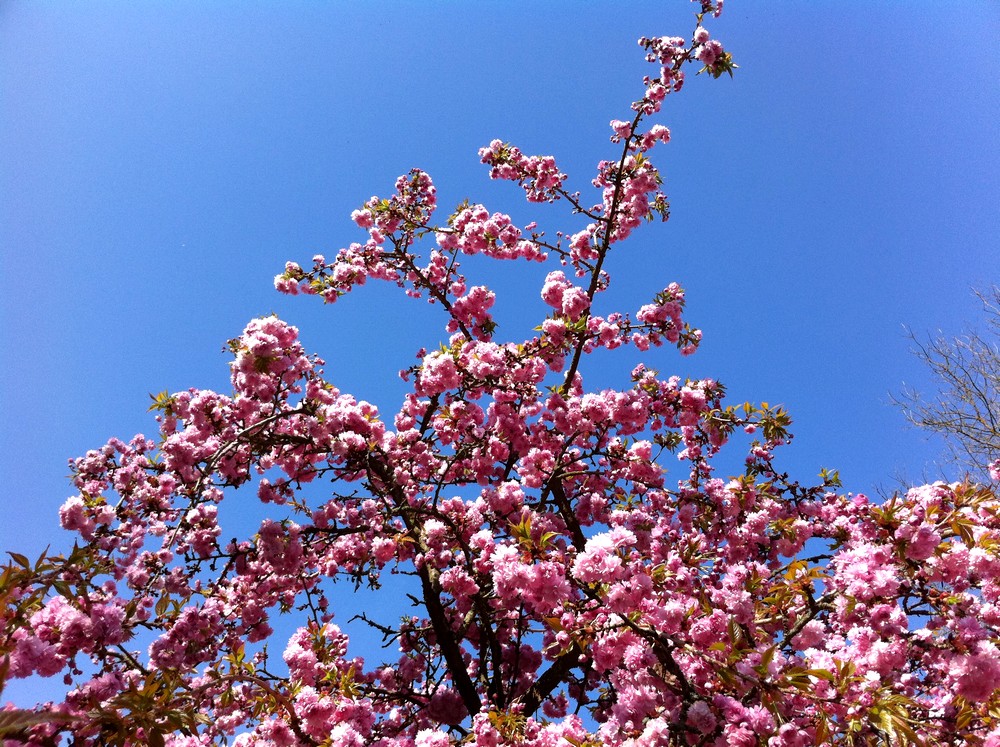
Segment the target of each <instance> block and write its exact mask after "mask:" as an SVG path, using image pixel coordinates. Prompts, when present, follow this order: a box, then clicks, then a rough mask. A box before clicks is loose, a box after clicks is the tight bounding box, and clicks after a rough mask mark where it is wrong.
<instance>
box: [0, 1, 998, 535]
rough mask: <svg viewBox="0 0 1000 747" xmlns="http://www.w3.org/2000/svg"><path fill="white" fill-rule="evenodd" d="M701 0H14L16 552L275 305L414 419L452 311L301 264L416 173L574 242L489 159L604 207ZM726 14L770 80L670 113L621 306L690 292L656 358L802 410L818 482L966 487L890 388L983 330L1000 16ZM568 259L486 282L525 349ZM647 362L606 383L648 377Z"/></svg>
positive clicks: (945, 7)
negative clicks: (694, 336)
mask: <svg viewBox="0 0 1000 747" xmlns="http://www.w3.org/2000/svg"><path fill="white" fill-rule="evenodd" d="M693 11H694V5H692V4H691V3H688V2H685V0H669V1H668V2H663V1H661V2H655V3H650V2H636V3H628V4H623V3H608V2H555V3H546V4H541V3H503V4H501V3H494V2H491V3H457V2H454V3H453V2H447V3H446V2H439V3H426V2H399V3H367V2H359V3H318V2H317V3H304V2H295V1H289V2H281V3H260V2H257V3H235V2H210V3H203V2H169V3H168V2H143V3H125V2H115V3H112V2H94V3H82V2H76V3H61V2H7V3H4V4H2V5H0V262H2V264H0V284H2V285H0V314H2V318H0V335H2V337H0V351H2V356H3V358H2V364H0V501H2V509H3V514H2V516H3V518H2V520H0V551H6V550H21V551H27V552H29V553H37V552H39V551H40V550H41V549H42V548H43V547H45V546H46V545H48V544H50V543H51V544H53V546H54V547H56V548H62V547H65V546H66V544H67V540H68V535H65V534H64V533H62V532H60V531H58V530H57V529H56V526H57V518H56V511H57V508H58V506H59V505H60V504H61V503H62V502H63V501H64V500H65V498H66V497H67V496H68V495H69V494H70V487H69V485H68V482H67V481H66V475H67V472H68V470H67V467H66V460H67V459H68V458H69V457H72V456H76V455H79V454H82V453H83V452H85V451H86V450H87V449H89V448H94V447H97V446H99V445H101V444H102V443H104V441H105V440H106V439H107V438H108V437H109V436H113V435H114V436H121V437H128V436H130V435H132V434H133V433H135V432H145V433H151V432H152V431H153V422H152V418H151V416H150V415H148V414H147V413H146V407H147V406H148V403H149V400H148V396H147V395H148V393H149V392H156V391H160V390H163V389H171V390H177V389H184V388H187V387H191V386H194V387H207V388H220V389H223V390H225V387H226V386H227V376H228V370H227V365H226V364H227V361H228V358H227V355H226V354H224V353H223V352H221V349H222V346H223V344H224V343H225V341H226V340H227V339H228V338H231V337H234V336H236V335H237V334H238V333H239V332H240V330H241V329H242V327H243V326H244V325H245V323H246V322H247V321H248V320H249V319H250V318H251V317H253V316H258V315H262V314H266V313H269V312H271V311H274V312H277V313H279V314H280V315H281V316H282V317H284V318H285V319H287V320H289V321H290V322H292V323H294V324H296V325H298V326H299V327H300V329H301V330H302V335H303V338H304V341H305V344H306V346H307V348H309V349H310V350H312V351H315V352H318V353H320V354H321V355H322V356H323V357H325V358H326V359H327V361H328V365H327V372H328V374H329V376H330V378H331V379H332V380H333V382H334V383H336V384H337V385H338V386H340V387H341V389H342V390H344V391H349V392H352V393H354V394H355V395H356V396H358V397H359V398H364V399H368V400H370V401H373V402H375V403H377V404H378V405H379V406H380V407H381V408H382V409H383V411H384V412H386V413H387V414H389V413H391V412H393V411H394V409H395V407H396V405H397V404H398V402H399V399H400V397H401V395H402V392H403V388H402V384H401V383H400V382H399V381H398V379H396V378H395V372H396V371H397V370H398V369H400V368H402V367H405V366H407V365H409V364H410V362H412V360H413V358H412V355H413V353H414V351H415V350H416V348H418V347H420V346H421V345H428V346H433V345H435V344H436V343H437V342H438V341H439V340H442V339H443V338H444V337H445V334H444V332H443V331H442V329H441V325H440V319H439V317H438V316H436V315H435V314H434V313H433V310H432V309H430V308H428V307H426V305H424V304H422V303H418V302H412V301H411V302H409V303H407V302H406V300H405V299H402V298H401V297H400V296H398V295H397V294H396V293H394V292H391V291H390V290H389V289H385V288H377V287H371V286H369V287H366V288H363V289H362V290H361V292H359V293H357V294H356V295H355V296H352V297H349V298H346V299H344V300H343V301H341V302H338V303H337V304H336V305H334V306H332V307H323V306H322V305H320V304H319V303H317V302H316V301H315V300H314V299H302V298H287V297H283V296H279V295H278V294H277V293H276V292H275V291H274V290H273V288H272V285H271V281H272V278H273V276H274V275H275V274H276V273H277V272H279V271H280V270H281V268H282V266H283V264H284V262H285V261H286V260H288V259H295V260H299V261H302V262H306V261H308V259H309V258H310V257H311V256H312V255H313V254H314V253H316V252H324V253H327V254H329V255H332V254H333V253H334V252H335V251H336V249H337V248H339V247H341V246H343V245H345V244H346V243H349V242H351V241H354V240H357V238H358V237H359V233H358V231H357V229H356V228H355V227H354V226H353V225H352V224H351V223H350V221H349V218H348V215H349V213H350V211H351V210H352V209H354V208H355V207H356V206H357V205H358V204H359V203H360V202H361V201H362V200H364V199H366V198H367V197H368V196H370V195H372V194H376V193H378V194H386V193H388V192H389V191H390V189H391V185H392V182H393V180H394V178H395V177H396V176H397V175H399V174H401V173H405V172H406V171H407V170H408V169H410V168H411V167H414V166H419V167H421V168H423V169H425V170H427V171H428V172H430V174H431V175H432V177H433V178H434V180H435V182H436V184H437V185H438V188H439V197H440V198H441V203H442V206H443V207H444V208H445V209H446V210H447V212H450V209H447V208H448V206H449V205H451V204H454V203H457V202H458V201H460V200H461V199H463V198H465V197H469V198H471V199H472V200H473V201H478V202H483V203H485V204H486V205H487V206H488V207H490V208H491V209H496V210H503V211H506V212H509V213H511V214H512V215H513V216H514V217H515V219H516V220H518V221H520V222H522V223H525V222H527V221H529V220H532V219H538V220H540V221H541V222H542V223H543V225H544V226H546V227H548V228H549V229H550V230H553V231H554V230H557V229H560V228H562V229H564V230H576V229H578V228H579V226H580V223H579V221H577V220H575V219H573V218H570V217H565V216H564V214H563V213H561V212H560V211H559V209H552V208H545V209H538V208H532V207H530V206H527V205H526V204H525V203H524V202H523V200H522V198H521V192H520V190H519V189H517V188H516V187H514V186H512V185H510V184H497V183H491V182H489V180H488V178H487V173H486V169H485V167H483V166H482V165H480V164H479V163H478V158H477V155H476V151H477V149H478V148H479V147H480V146H482V145H485V144H486V143H488V142H489V141H490V140H491V139H493V138H496V137H499V138H502V139H504V140H508V141H511V142H513V143H515V144H517V145H519V146H520V147H521V148H522V149H523V150H525V151H526V152H529V153H553V154H554V155H555V156H556V157H557V159H558V160H559V163H560V165H561V167H562V169H563V170H564V171H566V172H568V173H569V175H570V178H571V184H573V185H575V186H576V187H578V188H579V189H581V190H586V189H588V188H589V180H590V178H591V177H592V175H593V173H594V166H595V164H596V162H597V161H598V160H599V159H601V158H604V157H609V156H610V154H611V153H612V152H613V151H612V150H611V149H610V146H609V143H608V142H607V137H608V134H609V130H608V127H607V123H608V121H609V120H611V119H614V118H624V115H625V114H626V112H627V107H628V103H629V102H630V101H631V100H633V99H634V98H636V97H637V96H638V95H639V91H640V86H641V77H642V75H643V74H645V72H646V71H647V66H646V64H645V63H644V62H643V61H642V55H641V53H640V50H639V48H638V47H637V46H636V44H635V40H636V38H637V37H638V36H640V35H643V34H645V35H660V34H688V33H689V32H690V30H691V26H692V21H693V18H692V14H693ZM710 28H711V29H712V31H713V34H715V35H716V36H717V37H718V38H720V39H721V40H722V41H723V42H724V43H725V45H726V47H727V49H729V50H730V51H731V52H732V53H733V56H734V58H735V61H736V62H737V63H738V64H739V66H740V69H739V70H738V71H737V74H736V77H735V79H733V80H729V79H728V78H726V79H720V80H718V81H713V80H711V79H708V78H707V77H706V76H701V77H699V78H692V79H690V80H689V85H688V87H687V88H686V89H685V91H684V92H683V93H682V95H680V96H677V97H675V98H673V99H672V100H670V101H669V102H668V105H667V107H666V109H665V116H664V118H663V121H664V123H665V124H667V125H668V126H669V127H670V128H671V129H672V131H673V136H674V139H673V142H672V143H671V144H669V145H667V146H661V148H660V149H658V152H656V153H655V156H656V157H657V159H658V160H657V163H658V164H659V166H660V168H661V171H662V172H663V173H664V176H665V179H666V187H667V190H668V192H669V194H670V198H671V203H672V206H673V217H672V218H671V220H670V222H669V223H667V224H666V225H663V226H659V225H656V226H650V227H648V228H646V229H644V230H642V231H641V232H639V233H637V234H636V236H635V238H634V239H633V240H630V241H629V242H628V244H626V245H624V246H623V248H622V250H621V251H619V252H618V254H617V255H616V256H615V257H614V259H613V261H612V265H611V267H610V269H611V271H612V274H613V277H614V280H615V284H614V285H613V289H612V292H611V293H609V294H608V301H607V302H608V304H610V303H611V302H613V301H615V300H617V301H618V302H619V305H620V306H621V307H622V308H623V309H634V308H637V306H638V305H639V304H641V303H643V302H645V301H646V300H648V299H649V298H650V297H651V296H652V294H653V293H655V292H656V291H657V290H659V289H661V288H662V287H664V286H665V285H666V284H667V283H669V282H671V281H677V282H679V283H681V284H682V285H684V286H685V287H686V288H687V290H688V298H689V311H688V314H689V318H690V320H691V321H692V323H694V324H696V325H698V326H700V327H701V328H702V329H703V330H704V332H705V342H704V345H703V347H702V350H701V351H700V352H699V353H698V354H697V355H696V356H694V357H693V358H691V359H686V360H681V359H680V358H679V357H678V356H677V355H676V353H675V352H673V351H672V350H669V351H668V350H660V351H656V352H654V353H652V354H650V355H648V356H645V360H646V361H647V362H648V363H649V364H650V365H652V366H653V367H656V368H659V369H660V370H661V372H663V373H665V374H668V373H679V374H682V375H690V376H697V377H713V378H717V379H719V380H721V381H723V382H724V383H726V384H727V385H728V387H729V390H730V392H731V397H732V399H733V400H734V401H742V400H745V399H752V400H756V401H760V400H767V401H769V402H771V403H775V402H782V403H784V404H785V405H786V406H787V407H788V408H789V409H790V411H791V413H792V416H793V418H794V419H795V423H796V425H795V428H794V432H795V433H796V434H797V440H796V442H795V443H794V444H793V445H792V446H791V447H789V448H788V449H786V450H785V451H786V453H785V456H784V461H783V462H782V463H783V464H784V465H786V466H787V467H788V468H789V469H790V470H791V471H792V472H793V474H795V475H797V476H799V477H801V478H802V479H804V480H808V479H810V478H811V477H812V476H813V475H815V474H816V473H817V472H818V470H819V468H820V467H834V468H839V469H840V471H841V474H842V477H843V478H844V481H845V487H846V488H847V489H850V490H852V491H856V492H870V491H872V490H873V488H874V487H875V486H877V485H885V486H888V487H890V488H891V487H892V486H893V485H894V484H895V483H894V477H895V476H896V475H897V474H905V475H908V476H910V477H911V478H913V479H917V478H919V477H920V475H921V474H922V473H923V472H926V473H927V474H928V476H930V477H936V476H938V475H939V474H940V473H939V471H938V468H937V467H936V466H935V464H934V459H935V457H936V456H937V454H938V451H939V448H938V445H937V444H935V443H933V442H930V443H928V442H927V441H926V440H925V437H924V435H923V434H921V433H918V432H914V431H911V430H907V429H906V427H905V424H904V421H903V419H902V417H901V415H900V414H899V413H898V412H897V411H895V410H894V409H892V408H891V407H890V406H889V405H888V404H887V400H888V397H887V393H888V392H889V391H891V390H898V389H899V387H900V385H901V382H903V381H907V382H915V383H917V384H921V383H923V382H925V381H926V377H925V372H924V371H923V370H922V369H921V367H920V365H919V363H918V362H917V361H915V360H914V359H913V358H912V357H911V356H910V355H908V353H907V347H908V343H907V340H906V339H905V337H904V335H903V333H902V325H903V324H908V325H910V326H912V327H913V328H914V329H915V330H918V331H922V330H934V329H937V328H942V329H944V330H946V331H950V332H957V331H959V330H960V328H961V326H962V323H963V322H964V321H966V320H972V319H974V318H975V316H976V309H977V306H976V302H975V301H974V299H973V298H972V297H971V295H970V293H969V289H970V287H972V286H984V285H987V284H989V283H990V282H997V281H998V280H1000V277H998V274H1000V273H998V272H997V268H998V266H1000V262H998V260H1000V249H998V238H997V237H998V236H1000V176H998V175H1000V132H998V129H1000V128H998V122H1000V84H998V81H1000V57H998V56H997V54H996V40H997V39H1000V6H998V5H996V4H995V3H991V2H986V1H985V0H984V1H982V2H971V3H966V4H963V6H962V7H961V8H959V7H958V6H957V5H954V4H948V3H932V2H929V1H928V2H893V3H882V4H878V7H875V4H873V3H871V2H860V1H858V2H836V3H834V2H827V3H806V2H796V3H791V2H760V1H757V2H746V1H744V2H740V0H730V2H729V3H728V8H727V11H726V13H725V14H724V15H723V16H722V18H721V19H719V20H718V21H716V22H713V23H711V25H710ZM447 212H445V213H444V215H447ZM547 269H549V268H545V267H539V266H531V267H527V266H525V265H523V264H521V265H516V266H514V265H511V266H507V267H505V268H504V269H503V271H500V272H496V271H493V270H491V271H490V272H491V274H490V275H489V276H482V275H479V276H475V275H473V277H470V280H473V281H474V282H479V281H485V282H487V283H488V284H491V285H493V286H494V287H496V288H497V290H498V293H499V294H500V300H499V303H498V309H499V317H498V321H499V322H500V324H501V329H500V333H499V336H500V338H507V337H509V338H512V339H520V338H523V337H524V336H525V335H527V334H528V330H529V329H530V327H531V326H532V325H533V324H534V323H537V321H538V320H540V318H541V316H542V315H543V314H544V307H543V305H542V303H541V301H540V300H539V299H538V297H537V287H538V285H539V284H540V280H541V278H542V277H543V276H544V273H545V272H546V271H547ZM519 294H521V295H519ZM525 294H526V295H525ZM630 362H631V359H630V358H629V357H628V356H627V355H626V356H624V357H623V359H622V360H617V356H614V355H609V356H603V357H601V358H600V359H597V360H595V363H596V364H597V365H596V367H594V368H591V369H590V371H589V373H588V376H589V379H588V381H590V382H591V383H593V384H595V385H601V386H606V385H619V386H621V385H623V383H624V382H625V381H626V377H627V372H628V368H629V366H630Z"/></svg>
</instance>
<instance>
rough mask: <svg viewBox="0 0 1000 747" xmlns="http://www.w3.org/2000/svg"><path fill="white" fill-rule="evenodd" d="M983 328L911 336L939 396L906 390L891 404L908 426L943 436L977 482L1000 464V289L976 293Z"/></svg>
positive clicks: (956, 459) (954, 457)
mask: <svg viewBox="0 0 1000 747" xmlns="http://www.w3.org/2000/svg"><path fill="white" fill-rule="evenodd" d="M976 296H977V297H978V298H979V300H980V301H981V302H982V306H983V320H982V321H983V322H984V324H985V326H983V327H981V328H980V329H972V330H971V331H969V332H966V333H965V334H962V335H959V336H957V337H953V338H949V337H946V336H944V335H941V334H939V335H938V336H936V337H930V338H927V339H922V338H920V337H918V336H917V335H916V334H914V333H913V332H912V331H911V332H909V337H910V339H911V340H912V341H913V344H914V349H913V353H914V355H915V356H916V357H917V358H918V359H919V360H920V361H921V362H922V363H923V364H924V365H925V366H926V367H927V369H928V370H929V371H930V373H931V376H932V378H933V384H934V385H935V386H936V388H937V391H936V392H933V393H931V394H929V395H925V394H924V393H922V392H921V391H919V390H917V389H914V388H904V389H903V391H902V392H901V393H900V394H899V395H898V396H895V397H894V398H893V401H894V402H895V403H896V404H897V405H898V406H899V407H900V408H901V409H902V411H903V412H904V413H905V415H906V418H907V420H909V421H910V422H911V423H912V424H913V425H915V426H917V427H919V428H925V429H927V430H930V431H933V432H934V433H937V434H938V435H940V436H941V437H942V438H943V440H944V443H945V445H946V446H947V448H948V452H949V454H950V457H951V460H952V461H953V463H954V464H956V465H957V466H959V467H960V468H961V469H963V470H965V471H966V472H967V473H969V474H972V475H974V476H976V477H978V478H979V479H984V478H985V477H986V475H987V474H988V472H989V469H990V466H991V465H992V464H994V463H996V461H997V460H998V459H1000V287H997V286H993V287H992V288H990V289H989V290H988V291H977V292H976Z"/></svg>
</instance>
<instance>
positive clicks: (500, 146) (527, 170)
mask: <svg viewBox="0 0 1000 747" xmlns="http://www.w3.org/2000/svg"><path fill="white" fill-rule="evenodd" d="M479 157H480V159H481V160H482V162H483V163H485V164H487V165H488V166H490V178H491V179H506V180H508V181H512V182H517V183H518V184H520V185H521V186H522V187H523V188H524V191H525V193H526V194H527V196H528V201H529V202H554V201H555V200H557V199H559V197H560V196H561V191H562V185H563V182H564V181H565V180H566V175H565V174H563V173H561V172H560V171H559V169H558V168H557V167H556V161H555V159H554V158H553V157H552V156H526V155H524V154H523V153H522V152H521V151H520V150H519V149H518V148H516V147H514V146H512V145H509V144H507V143H504V142H503V141H502V140H494V141H493V142H491V143H490V144H489V146H488V147H486V148H480V150H479Z"/></svg>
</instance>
